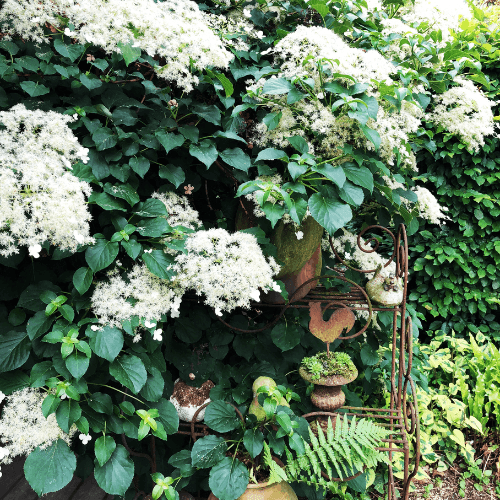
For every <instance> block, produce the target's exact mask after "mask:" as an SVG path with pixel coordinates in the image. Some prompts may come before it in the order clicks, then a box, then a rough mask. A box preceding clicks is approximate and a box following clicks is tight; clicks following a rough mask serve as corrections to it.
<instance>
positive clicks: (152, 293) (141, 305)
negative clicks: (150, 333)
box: [92, 265, 184, 327]
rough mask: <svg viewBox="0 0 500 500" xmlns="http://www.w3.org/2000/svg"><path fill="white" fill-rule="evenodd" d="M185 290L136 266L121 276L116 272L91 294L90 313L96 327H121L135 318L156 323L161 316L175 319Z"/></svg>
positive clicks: (146, 269)
mask: <svg viewBox="0 0 500 500" xmlns="http://www.w3.org/2000/svg"><path fill="white" fill-rule="evenodd" d="M183 293H184V289H183V288H182V287H179V286H177V285H175V284H173V283H172V282H171V281H169V280H165V279H162V278H159V277H158V276H156V275H155V274H153V273H152V272H151V271H149V269H148V268H147V267H146V266H144V265H142V266H141V265H135V266H134V267H133V268H132V270H131V271H130V272H129V273H125V274H124V275H123V276H122V275H120V274H119V272H118V270H115V271H113V272H111V273H110V274H109V276H108V280H106V281H100V282H99V283H98V284H97V286H96V288H95V290H94V293H93V294H92V311H93V313H94V314H95V315H96V316H97V318H98V319H99V323H100V324H102V325H107V326H116V327H121V325H122V323H123V322H124V321H127V320H131V319H132V318H133V317H134V316H137V317H139V318H144V319H145V320H146V321H153V322H155V321H158V320H159V319H160V317H161V316H162V314H169V315H170V316H171V317H173V318H175V317H177V316H178V315H179V306H180V304H181V301H182V295H183Z"/></svg>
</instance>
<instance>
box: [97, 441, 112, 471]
mask: <svg viewBox="0 0 500 500" xmlns="http://www.w3.org/2000/svg"><path fill="white" fill-rule="evenodd" d="M115 449H116V443H115V440H114V439H113V438H112V437H111V436H101V437H100V438H97V439H96V441H95V445H94V450H95V457H96V459H97V461H98V462H99V465H100V466H101V467H102V466H103V465H104V464H105V463H106V462H107V461H108V460H109V459H110V458H111V455H113V452H114V451H115Z"/></svg>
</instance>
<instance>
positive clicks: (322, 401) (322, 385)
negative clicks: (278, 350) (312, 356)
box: [299, 367, 358, 411]
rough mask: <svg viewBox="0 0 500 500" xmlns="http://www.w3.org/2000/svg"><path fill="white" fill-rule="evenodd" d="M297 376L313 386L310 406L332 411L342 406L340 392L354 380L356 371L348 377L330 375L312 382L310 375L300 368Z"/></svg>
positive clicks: (343, 396)
mask: <svg viewBox="0 0 500 500" xmlns="http://www.w3.org/2000/svg"><path fill="white" fill-rule="evenodd" d="M299 375H300V376H301V377H302V378H303V379H304V380H305V381H306V382H311V383H313V384H314V385H315V387H314V391H313V393H312V394H311V402H312V404H313V405H314V406H317V407H318V408H320V409H321V410H324V411H333V410H337V409H338V408H340V407H341V406H344V403H345V394H344V393H343V392H342V386H343V385H345V384H348V383H349V382H352V381H353V380H356V377H357V376H358V371H357V370H356V372H354V373H353V374H352V375H351V376H350V377H343V376H342V375H331V376H329V377H320V378H319V379H317V380H313V378H312V374H310V373H309V372H307V371H306V370H305V369H304V368H303V367H300V369H299Z"/></svg>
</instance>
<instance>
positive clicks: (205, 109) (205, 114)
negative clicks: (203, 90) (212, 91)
mask: <svg viewBox="0 0 500 500" xmlns="http://www.w3.org/2000/svg"><path fill="white" fill-rule="evenodd" d="M191 110H192V112H193V113H195V114H196V115H198V116H200V117H201V118H204V119H205V120H206V121H207V122H210V123H213V124H214V125H220V122H221V114H220V109H219V108H218V107H217V106H209V105H207V104H200V103H197V104H194V105H193V106H192V108H191Z"/></svg>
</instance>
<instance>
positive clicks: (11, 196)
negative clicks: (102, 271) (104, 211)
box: [0, 104, 94, 257]
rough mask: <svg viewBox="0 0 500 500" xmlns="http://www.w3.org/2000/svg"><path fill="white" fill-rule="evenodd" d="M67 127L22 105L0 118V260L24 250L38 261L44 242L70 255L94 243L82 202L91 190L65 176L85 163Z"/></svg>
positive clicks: (61, 119) (63, 119) (65, 119)
mask: <svg viewBox="0 0 500 500" xmlns="http://www.w3.org/2000/svg"><path fill="white" fill-rule="evenodd" d="M72 121H74V118H72V117H71V116H67V115H61V114H60V113H56V112H54V111H48V112H47V111H41V110H36V111H31V110H28V109H26V108H25V107H24V105H23V104H18V105H16V106H14V107H13V108H11V109H10V110H9V111H3V112H0V123H1V124H2V125H3V130H0V255H3V256H9V255H12V254H15V253H18V252H19V246H27V247H29V249H30V254H31V255H32V256H34V257H38V256H39V252H40V251H41V249H42V247H41V245H42V244H43V243H44V242H45V241H49V242H50V243H51V244H53V245H57V246H58V247H59V248H61V249H62V250H71V251H73V252H74V251H75V250H76V248H77V245H78V244H85V243H92V242H93V241H94V240H93V239H92V238H91V237H90V236H89V221H90V219H91V216H90V213H89V211H88V209H87V205H86V201H85V197H86V196H89V195H90V194H91V192H92V189H91V187H90V185H89V184H88V183H87V182H84V181H81V180H79V179H78V178H77V177H75V176H74V175H73V174H72V173H71V172H70V171H71V170H72V164H74V163H75V162H77V161H83V162H87V160H88V156H87V152H88V150H87V149H85V148H82V147H81V146H80V144H78V140H77V138H76V137H75V136H74V135H73V132H72V131H71V130H70V129H69V127H68V123H70V122H72Z"/></svg>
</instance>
